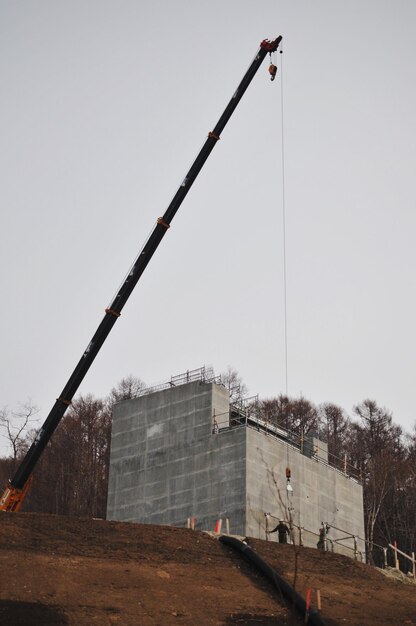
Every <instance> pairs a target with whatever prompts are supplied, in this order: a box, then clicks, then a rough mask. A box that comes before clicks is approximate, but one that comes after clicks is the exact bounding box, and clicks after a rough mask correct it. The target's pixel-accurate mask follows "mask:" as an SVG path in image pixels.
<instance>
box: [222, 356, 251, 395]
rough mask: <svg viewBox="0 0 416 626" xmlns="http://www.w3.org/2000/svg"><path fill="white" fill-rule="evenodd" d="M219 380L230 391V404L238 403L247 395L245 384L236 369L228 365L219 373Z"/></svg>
mask: <svg viewBox="0 0 416 626" xmlns="http://www.w3.org/2000/svg"><path fill="white" fill-rule="evenodd" d="M221 381H222V383H223V384H224V385H225V387H226V388H227V389H228V391H229V393H230V402H231V404H238V403H240V402H241V400H242V399H243V398H244V396H245V395H247V391H248V390H247V386H246V385H245V383H244V382H243V379H242V377H241V376H240V374H239V373H238V372H237V370H236V369H234V368H233V367H231V366H230V365H229V366H228V367H227V369H226V371H225V372H223V373H222V374H221Z"/></svg>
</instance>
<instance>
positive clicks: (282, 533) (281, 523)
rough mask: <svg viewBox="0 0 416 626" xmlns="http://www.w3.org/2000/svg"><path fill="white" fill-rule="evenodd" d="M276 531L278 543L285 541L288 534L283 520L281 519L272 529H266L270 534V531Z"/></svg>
mask: <svg viewBox="0 0 416 626" xmlns="http://www.w3.org/2000/svg"><path fill="white" fill-rule="evenodd" d="M275 532H277V533H278V534H279V543H287V536H288V534H289V528H288V526H287V525H286V524H285V520H283V519H281V520H280V521H279V523H278V525H277V526H276V528H273V530H268V531H267V533H268V534H269V535H270V534H271V533H275Z"/></svg>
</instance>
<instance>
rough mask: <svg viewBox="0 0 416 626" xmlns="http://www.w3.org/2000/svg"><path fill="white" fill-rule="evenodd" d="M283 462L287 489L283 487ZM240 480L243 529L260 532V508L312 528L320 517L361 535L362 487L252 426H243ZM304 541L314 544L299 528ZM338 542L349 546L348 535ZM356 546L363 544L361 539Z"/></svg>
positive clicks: (333, 533)
mask: <svg viewBox="0 0 416 626" xmlns="http://www.w3.org/2000/svg"><path fill="white" fill-rule="evenodd" d="M287 466H289V467H290V469H291V486H292V488H293V492H292V494H289V493H288V492H287V490H286V486H287V481H286V467H287ZM246 481H247V530H246V532H247V534H248V535H251V536H254V537H261V538H265V515H264V514H265V513H271V514H272V516H274V518H275V519H278V518H283V519H285V520H289V517H290V516H289V513H291V515H292V519H293V521H294V523H295V524H296V525H299V526H303V527H304V528H306V529H308V530H311V531H314V532H316V533H318V532H319V528H320V526H321V522H325V523H328V524H330V525H331V526H336V527H338V528H340V529H345V530H346V531H348V532H349V533H350V534H355V535H359V536H361V537H364V513H363V495H362V487H361V486H360V485H359V484H358V483H357V482H355V481H354V480H351V479H349V478H348V477H346V476H344V475H343V474H342V473H340V472H338V471H337V470H335V469H334V468H332V467H330V466H329V465H327V464H325V463H321V462H319V461H318V460H317V459H315V458H308V457H307V456H305V455H303V454H301V453H300V451H299V450H297V449H295V448H292V447H290V446H287V445H286V444H285V443H284V442H282V441H279V440H278V439H276V438H274V437H271V436H267V435H265V434H264V433H261V432H257V431H255V430H253V429H247V478H246ZM289 509H290V511H289ZM275 519H273V522H274V521H275ZM343 535H345V533H342V532H337V531H335V530H333V529H331V531H330V533H329V535H328V536H329V537H331V538H332V539H337V538H340V537H341V536H343ZM304 543H305V545H310V546H312V547H316V543H317V538H316V537H314V536H313V535H311V534H310V533H305V535H304ZM343 543H345V544H346V545H348V546H350V547H352V546H353V541H352V540H351V539H349V540H346V541H345V542H343ZM359 549H360V550H364V546H363V544H362V543H361V544H360V546H359ZM338 551H340V550H338Z"/></svg>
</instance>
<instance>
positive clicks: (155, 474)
mask: <svg viewBox="0 0 416 626" xmlns="http://www.w3.org/2000/svg"><path fill="white" fill-rule="evenodd" d="M214 411H215V414H216V415H223V414H224V413H225V412H227V411H228V392H227V391H226V390H225V389H224V388H223V387H220V386H218V385H214V384H206V383H202V382H199V381H198V382H193V383H189V384H187V385H181V386H180V387H174V388H172V389H167V390H164V391H160V392H157V393H154V394H151V395H146V396H142V397H140V398H137V399H134V400H129V401H126V402H123V403H120V404H118V405H116V407H115V409H114V415H113V429H112V441H111V460H110V480H109V493H108V505H107V518H108V519H112V520H119V521H132V522H142V523H153V524H170V525H179V526H184V525H185V524H186V520H187V518H188V517H191V516H195V518H196V527H197V528H204V529H209V530H213V529H214V525H215V520H216V519H218V518H219V517H222V518H225V517H229V518H230V520H231V531H232V532H235V533H240V534H242V533H243V532H244V527H245V447H246V441H245V429H244V428H242V429H240V430H239V431H224V432H221V433H220V434H213V430H214V429H213V415H214Z"/></svg>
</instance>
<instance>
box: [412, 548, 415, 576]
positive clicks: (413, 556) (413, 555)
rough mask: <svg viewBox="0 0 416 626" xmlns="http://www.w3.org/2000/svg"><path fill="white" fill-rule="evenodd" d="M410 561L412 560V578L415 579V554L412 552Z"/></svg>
mask: <svg viewBox="0 0 416 626" xmlns="http://www.w3.org/2000/svg"><path fill="white" fill-rule="evenodd" d="M412 559H413V567H412V572H413V578H416V564H415V553H414V552H412Z"/></svg>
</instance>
